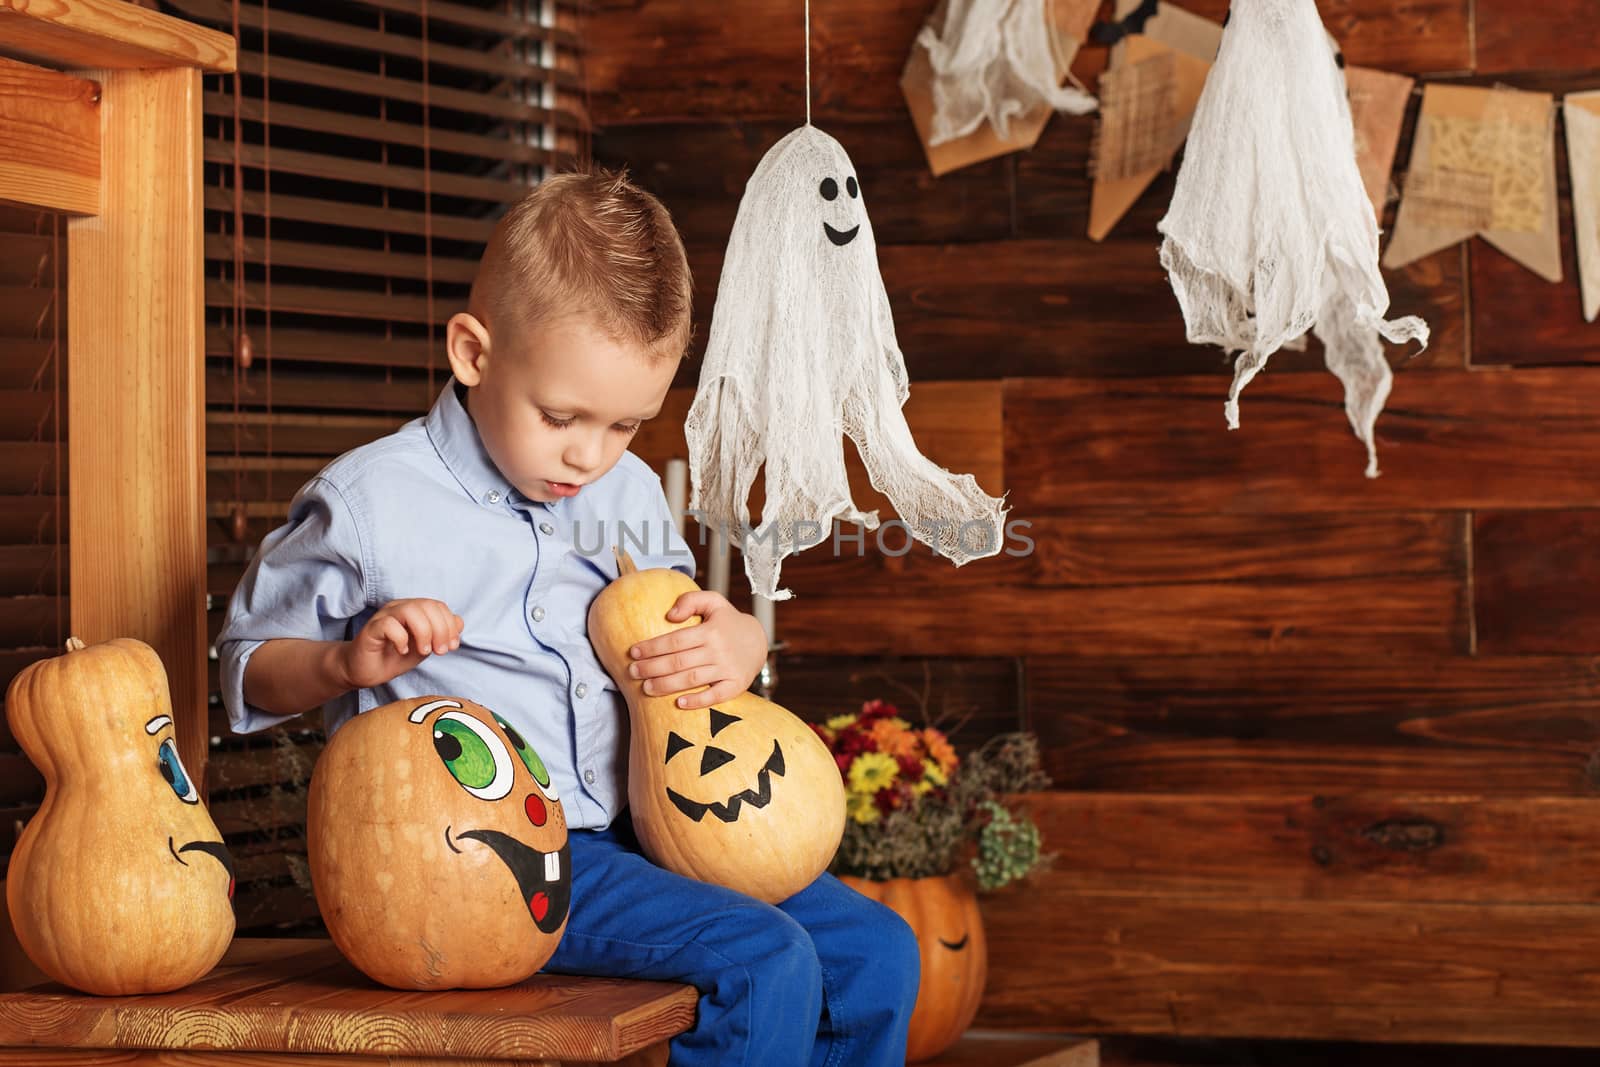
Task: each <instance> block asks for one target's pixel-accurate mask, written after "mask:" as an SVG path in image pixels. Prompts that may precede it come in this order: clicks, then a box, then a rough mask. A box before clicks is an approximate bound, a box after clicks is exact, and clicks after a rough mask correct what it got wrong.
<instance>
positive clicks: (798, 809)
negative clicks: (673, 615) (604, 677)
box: [589, 555, 844, 903]
mask: <svg viewBox="0 0 1600 1067" xmlns="http://www.w3.org/2000/svg"><path fill="white" fill-rule="evenodd" d="M620 563H621V566H620V574H619V576H618V577H617V579H616V580H615V581H613V582H612V583H611V584H610V585H608V586H607V587H606V588H605V589H603V590H602V591H601V593H600V595H599V596H598V597H596V598H595V600H594V603H593V604H592V605H591V606H590V609H589V640H590V642H591V643H592V644H593V645H594V648H595V652H596V653H597V655H598V656H599V657H600V662H601V663H602V664H604V665H605V668H606V670H607V671H608V672H610V674H611V677H612V678H614V679H615V680H616V682H617V685H618V687H619V688H620V689H621V690H622V692H623V694H624V696H625V697H626V698H627V701H628V709H629V715H630V720H631V725H632V731H631V735H630V740H629V748H628V806H629V807H630V808H631V809H632V810H633V826H634V830H635V831H636V832H637V834H638V835H639V844H640V845H641V847H643V849H644V852H645V855H647V856H649V857H650V859H651V860H653V861H654V862H655V863H657V864H659V865H660V866H662V867H665V868H667V869H668V870H670V871H674V872H676V873H678V874H682V875H685V876H687V877H690V878H698V879H700V880H701V881H705V882H712V883H715V884H717V885H723V886H727V887H728V888H730V889H737V890H739V891H740V892H742V893H747V894H749V895H750V896H753V897H756V898H757V899H760V900H764V901H767V902H768V903H777V902H778V901H780V900H786V899H788V898H789V897H791V896H793V895H794V894H795V893H797V892H799V891H800V890H801V889H804V888H805V887H806V886H807V885H810V884H811V882H812V881H814V880H815V879H816V877H817V876H818V875H819V874H821V873H822V872H823V871H824V870H826V869H827V866H828V863H829V861H831V860H832V859H833V854H834V852H835V851H837V850H838V847H839V839H840V838H841V837H842V836H843V835H844V783H843V781H842V780H841V779H840V777H839V769H838V766H837V765H836V764H835V763H834V760H833V756H832V755H831V754H830V753H829V752H828V747H827V746H826V745H825V744H823V743H822V739H821V738H819V737H818V736H817V735H816V732H815V731H813V730H812V729H811V727H809V726H807V725H806V724H805V723H804V722H802V721H801V720H800V719H799V718H798V717H796V716H795V715H793V714H791V713H790V712H788V711H786V710H785V709H783V708H781V707H779V706H778V705H776V704H774V703H772V702H771V701H768V700H763V699H762V698H761V697H758V696H756V695H755V694H753V693H740V694H739V695H738V696H735V697H734V698H732V699H731V700H727V701H722V702H719V703H718V704H716V705H715V706H714V707H710V708H679V707H678V706H677V704H676V700H677V696H678V694H676V693H665V694H658V695H654V696H651V695H646V694H645V693H644V690H643V687H642V683H641V682H640V681H639V680H637V679H634V678H630V677H629V676H628V663H629V660H628V649H629V648H631V647H632V646H633V645H635V644H637V643H638V642H640V641H643V640H646V639H648V638H651V637H655V636H657V635H659V634H663V633H666V632H667V631H669V630H673V629H678V628H681V627H683V626H692V625H696V624H698V623H699V621H700V619H699V616H693V617H691V618H689V619H687V620H685V621H684V622H682V623H677V624H674V623H671V622H668V621H667V611H668V610H669V609H670V608H671V607H672V605H673V604H674V603H675V602H676V601H677V599H678V597H680V596H682V595H683V594H684V593H686V592H690V591H693V590H695V589H697V588H699V587H698V586H696V585H695V583H694V580H693V579H691V578H689V577H687V576H685V575H683V574H680V573H679V572H677V571H672V570H665V569H653V570H644V571H641V570H637V569H635V567H634V566H633V563H632V561H631V560H629V559H628V558H627V556H626V555H622V556H621V557H620Z"/></svg>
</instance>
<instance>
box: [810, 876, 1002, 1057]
mask: <svg viewBox="0 0 1600 1067" xmlns="http://www.w3.org/2000/svg"><path fill="white" fill-rule="evenodd" d="M840 881H842V882H844V883H845V884H846V885H848V886H850V887H852V888H853V889H856V890H858V891H859V892H861V893H863V894H865V895H866V896H869V897H871V898H872V899H873V900H876V901H880V902H882V903H884V904H887V905H888V906H889V907H891V908H893V909H894V910H895V911H896V912H897V913H899V915H900V917H901V918H902V919H904V920H905V921H906V922H907V923H909V924H910V925H911V929H912V931H913V932H915V933H916V935H917V948H918V950H919V953H920V955H921V958H922V985H921V987H920V988H919V989H918V990H917V1006H916V1009H915V1010H914V1011H913V1012H912V1013H911V1032H910V1036H909V1038H908V1039H907V1042H906V1062H907V1063H915V1062H916V1061H918V1060H926V1059H931V1058H932V1057H934V1056H937V1055H938V1054H939V1053H941V1052H943V1051H944V1050H945V1049H947V1048H949V1047H950V1046H951V1045H952V1044H954V1043H955V1041H956V1039H957V1038H959V1037H960V1036H961V1035H962V1034H963V1033H965V1032H966V1029H967V1027H969V1026H971V1025H972V1019H973V1016H975V1015H977V1013H978V1001H979V1000H981V999H982V997H983V986H984V983H985V982H986V981H988V978H989V949H988V943H987V942H986V941H985V940H984V937H983V915H982V913H981V912H979V910H978V894H977V890H976V888H975V887H974V886H973V884H972V879H971V878H970V877H969V876H968V875H967V874H965V873H963V872H958V873H955V874H946V875H942V876H936V877H931V878H891V879H889V880H888V881H884V882H874V881H871V880H869V879H866V878H854V877H850V876H845V877H842V878H841V879H840Z"/></svg>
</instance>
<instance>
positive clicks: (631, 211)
mask: <svg viewBox="0 0 1600 1067" xmlns="http://www.w3.org/2000/svg"><path fill="white" fill-rule="evenodd" d="M470 300H471V303H470V308H471V311H472V313H473V314H474V315H475V316H477V317H478V318H479V319H480V320H481V321H483V322H484V323H485V325H487V326H488V327H489V329H490V330H491V332H492V331H494V330H496V329H502V330H503V329H510V330H513V331H515V330H522V329H526V328H528V327H530V326H533V325H536V324H538V323H541V322H544V321H548V320H549V319H552V318H556V317H559V316H561V315H565V314H569V313H572V312H581V313H583V314H586V315H591V316H594V317H595V319H596V321H597V322H598V323H599V325H600V326H601V327H602V328H604V329H605V330H606V331H607V332H609V333H611V334H613V335H614V336H616V337H618V338H621V339H626V340H631V341H637V342H639V343H642V344H644V345H646V346H648V347H649V348H650V349H651V350H652V351H653V352H655V353H657V354H659V355H663V356H671V357H674V358H676V357H678V356H681V355H683V353H684V351H685V350H686V349H687V348H688V346H689V339H690V334H691V325H690V311H691V309H692V306H693V284H692V282H691V279H690V277H689V261H688V258H687V257H686V256H685V255H684V251H683V241H682V240H681V239H680V238H679V236H678V231H677V229H676V228H675V227H674V226H673V225H672V217H671V215H669V214H668V213H667V209H666V207H664V206H663V205H662V203H661V201H659V200H657V199H656V198H655V197H654V196H651V195H650V194H649V193H647V192H645V191H644V190H643V189H640V188H639V187H638V186H636V185H634V184H633V183H632V182H631V181H629V180H628V176H627V174H626V173H625V172H623V171H609V170H605V169H598V168H597V169H594V170H590V171H585V172H579V173H569V174H558V175H555V176H553V177H549V178H546V179H545V180H544V181H542V182H540V183H539V184H538V185H537V186H535V187H534V188H533V189H532V190H530V191H529V192H528V194H527V195H526V196H524V197H523V198H522V199H521V200H520V201H518V202H517V203H516V204H515V205H513V206H512V208H511V210H509V211H508V212H506V214H505V216H504V217H503V218H502V219H501V220H500V221H499V223H498V224H496V226H495V228H494V232H493V234H491V235H490V237H489V243H488V246H487V247H486V248H485V249H484V253H483V259H482V261H481V262H480V263H479V264H478V273H477V276H476V277H475V278H474V279H473V282H472V295H471V298H470Z"/></svg>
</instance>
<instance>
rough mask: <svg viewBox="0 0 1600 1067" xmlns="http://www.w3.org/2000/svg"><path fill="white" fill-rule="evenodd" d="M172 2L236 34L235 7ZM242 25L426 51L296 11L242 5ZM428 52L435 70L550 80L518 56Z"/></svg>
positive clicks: (198, 0)
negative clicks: (267, 9) (438, 67)
mask: <svg viewBox="0 0 1600 1067" xmlns="http://www.w3.org/2000/svg"><path fill="white" fill-rule="evenodd" d="M169 2H170V3H171V4H172V6H173V7H175V8H177V9H178V10H179V11H181V12H183V13H184V14H185V15H188V16H189V17H190V18H194V19H198V20H200V21H202V22H209V23H211V24H212V25H216V26H221V25H227V26H228V27H229V28H230V30H231V28H232V26H233V12H232V5H231V4H228V3H224V2H223V0H169ZM239 25H240V26H244V27H248V28H249V29H252V30H259V29H262V28H263V27H266V28H267V29H268V31H269V32H270V33H271V34H272V35H273V36H274V37H276V36H277V35H279V34H282V35H284V36H285V37H293V38H299V39H301V40H309V41H319V42H324V43H328V44H334V45H339V46H341V47H344V48H350V49H354V50H357V51H363V52H367V53H369V54H372V55H389V56H398V57H400V58H402V59H415V60H417V61H419V62H420V61H421V60H422V57H423V51H424V50H423V44H422V41H421V40H419V39H417V38H416V37H411V36H408V35H405V34H400V33H386V32H384V31H382V30H371V29H365V28H363V27H360V26H352V25H350V24H349V23H347V22H336V21H334V20H332V19H321V18H313V17H312V16H310V15H298V14H295V13H294V12H292V11H284V10H280V9H276V8H274V9H272V11H271V12H270V14H267V13H265V12H263V10H262V9H261V8H259V7H256V6H254V5H251V4H240V5H239ZM426 51H427V57H428V63H429V64H430V65H431V64H434V63H438V64H440V65H443V66H449V67H456V68H458V69H460V70H467V71H474V72H479V73H494V74H504V75H505V76H507V77H509V78H529V79H532V80H535V81H544V80H546V68H543V67H541V66H539V65H537V64H530V63H527V62H525V61H524V60H521V59H518V58H517V57H515V56H507V55H496V54H494V53H493V52H489V51H474V50H472V49H469V48H458V47H456V46H455V45H449V44H441V43H440V42H438V41H433V40H430V41H429V42H428V45H427V50H426Z"/></svg>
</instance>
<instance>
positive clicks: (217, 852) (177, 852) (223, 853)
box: [167, 837, 233, 900]
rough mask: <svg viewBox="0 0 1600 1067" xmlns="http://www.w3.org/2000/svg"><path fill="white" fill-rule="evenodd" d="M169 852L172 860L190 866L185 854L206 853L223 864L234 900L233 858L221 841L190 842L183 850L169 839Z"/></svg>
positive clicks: (230, 895) (229, 892)
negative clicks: (183, 854)
mask: <svg viewBox="0 0 1600 1067" xmlns="http://www.w3.org/2000/svg"><path fill="white" fill-rule="evenodd" d="M167 851H168V852H170V853H172V858H173V859H175V860H177V861H178V862H179V863H181V864H183V865H184V866H185V867H187V866H189V861H188V860H186V859H184V858H183V856H182V853H184V852H204V853H205V854H206V855H208V856H210V857H212V858H213V859H215V860H216V861H217V862H218V863H220V864H222V869H223V870H225V871H227V872H228V899H229V900H232V899H233V857H232V856H230V855H229V854H228V846H227V845H224V844H223V843H222V842H221V841H190V842H189V843H188V844H186V845H184V846H183V847H182V848H177V847H175V844H174V842H173V840H172V838H171V837H168V838H167Z"/></svg>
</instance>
